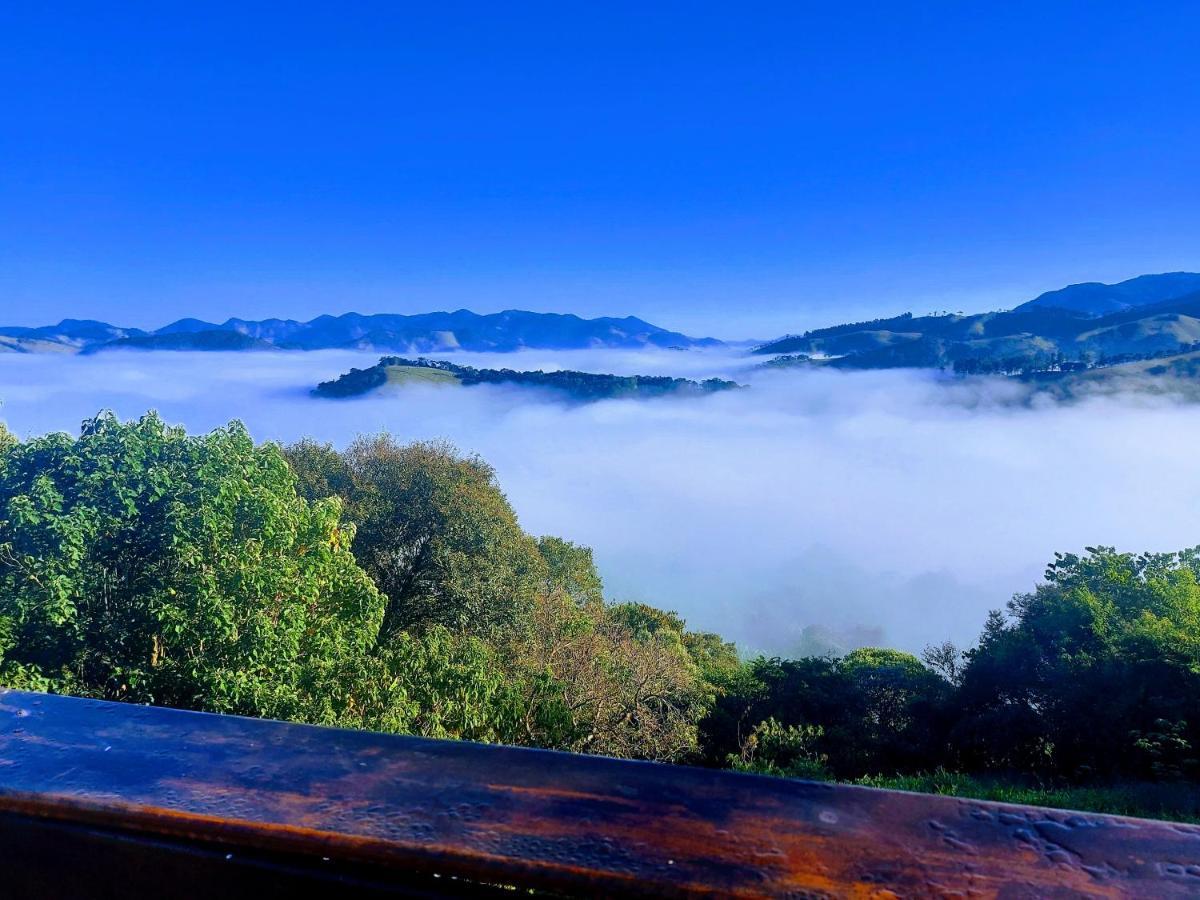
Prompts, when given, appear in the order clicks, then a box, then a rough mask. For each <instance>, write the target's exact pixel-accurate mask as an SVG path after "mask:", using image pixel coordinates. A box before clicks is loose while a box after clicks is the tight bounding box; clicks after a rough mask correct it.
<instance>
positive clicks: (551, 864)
mask: <svg viewBox="0 0 1200 900" xmlns="http://www.w3.org/2000/svg"><path fill="white" fill-rule="evenodd" d="M0 814H2V815H3V816H5V817H6V818H5V819H4V820H3V822H0V825H3V827H4V828H7V829H8V831H9V832H10V833H12V832H14V830H15V832H16V833H20V826H19V823H20V822H22V821H33V820H38V821H40V822H43V823H47V824H57V825H58V826H60V827H69V828H75V829H80V828H82V829H86V830H87V832H86V833H87V834H88V835H100V836H101V837H104V836H107V839H110V840H116V839H117V838H118V837H119V839H120V840H123V841H126V843H128V842H129V841H130V840H132V841H134V846H135V847H136V844H137V842H138V841H139V840H140V841H146V842H151V841H153V842H157V843H156V844H155V846H158V847H167V848H171V847H176V848H187V849H186V852H189V853H193V854H197V853H198V854H200V856H199V857H197V858H199V859H201V860H202V861H203V860H205V859H207V858H208V857H205V856H204V854H205V853H207V854H214V853H216V855H215V856H213V857H212V858H213V859H222V858H224V856H223V855H222V854H220V853H218V852H217V851H218V850H220V849H222V848H229V849H230V851H231V852H232V853H235V854H236V855H237V856H238V858H239V859H241V858H244V857H247V855H249V857H251V858H255V855H258V856H259V857H261V858H262V859H269V860H275V861H276V862H278V861H280V860H282V861H285V862H286V861H289V860H290V862H289V863H287V864H288V865H291V866H293V868H294V869H295V871H300V872H301V873H302V872H303V865H302V864H303V862H304V861H305V860H307V861H310V862H311V861H321V862H323V863H326V864H329V865H333V866H349V867H353V866H359V867H368V868H369V869H370V871H372V872H374V873H380V872H385V873H386V872H391V873H399V874H403V875H404V877H405V878H410V877H415V876H422V877H428V876H432V875H434V874H437V875H438V876H440V877H441V878H443V879H444V878H448V877H451V876H455V877H459V878H467V879H473V880H476V881H479V882H490V883H497V884H515V885H520V886H523V887H537V888H543V889H548V890H554V891H560V892H563V893H567V894H571V895H604V896H676V897H691V896H730V897H812V896H850V897H868V896H872V897H873V896H978V897H1068V896H1080V895H1083V896H1096V897H1116V896H1138V897H1147V896H1181V897H1182V896H1195V895H1198V894H1200V827H1196V826H1191V825H1176V824H1171V823H1161V822H1149V821H1144V820H1138V819H1128V818H1119V817H1113V816H1100V815H1091V814H1082V813H1068V812H1062V811H1053V810H1045V809H1037V808H1032V807H1018V806H1008V805H1004V804H995V803H984V802H977V801H971V800H961V799H956V798H951V797H935V796H926V795H918V794H904V793H900V792H895V791H880V790H873V789H869V788H856V787H845V786H834V785H828V784H818V783H811V782H801V781H788V780H779V779H768V778H762V777H757V776H751V775H738V774H733V773H728V772H716V771H709V770H705V769H695V768H687V767H679V766H665V765H658V764H653V763H638V762H628V761H622V760H613V759H604V758H599V757H586V756H575V755H571V754H565V753H552V752H546V751H537V750H526V749H516V748H508V747H491V746H481V745H478V744H469V743H459V742H453V741H431V740H422V739H418V738H402V737H395V736H389V735H380V734H372V733H369V732H353V731H340V730H334V729H324V728H314V727H310V726H302V725H289V724H283V723H279V722H268V721H261V720H253V719H244V718H238V717H235V716H216V715H206V714H203V713H192V712H182V711H179V710H169V709H159V708H152V707H140V706H130V705H124V704H116V703H104V702H99V701H91V700H80V699H75V698H67V697H57V696H50V695H44V694H31V693H24V692H18V691H3V690H0ZM14 823H15V824H14ZM0 833H3V828H0ZM88 839H89V840H90V839H92V838H88ZM214 848H215V849H214ZM131 852H134V851H131ZM180 852H184V851H183V850H181V851H180ZM4 859H5V863H6V866H5V867H6V869H8V870H9V871H12V868H11V867H12V866H13V865H18V866H20V865H22V863H21V860H23V859H27V860H29V862H28V866H29V867H36V866H38V865H46V863H45V862H44V861H43V862H37V861H36V859H35V854H32V853H28V854H17V853H14V851H12V850H11V849H10V850H9V851H8V853H7V854H5V855H4ZM204 864H205V865H209V863H207V862H206V863H204ZM296 867H299V868H296ZM318 868H319V867H318ZM26 874H28V873H26ZM301 877H302V874H301ZM442 884H445V882H442Z"/></svg>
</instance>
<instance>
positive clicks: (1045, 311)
mask: <svg viewBox="0 0 1200 900" xmlns="http://www.w3.org/2000/svg"><path fill="white" fill-rule="evenodd" d="M1197 342H1200V274H1194V273H1190V272H1172V273H1167V274H1163V275H1142V276H1140V277H1138V278H1133V279H1130V280H1129V281H1123V282H1120V283H1119V284H1098V283H1091V284H1076V285H1071V286H1069V287H1066V288H1063V289H1061V290H1057V291H1051V292H1049V293H1046V294H1042V295H1041V296H1040V297H1037V298H1035V299H1033V300H1030V301H1029V302H1028V303H1023V304H1021V305H1020V306H1017V307H1015V308H1014V309H1011V310H1007V311H1003V312H988V313H978V314H975V315H962V314H947V315H930V316H913V315H912V314H911V313H905V314H904V315H900V316H894V317H892V318H886V319H875V320H873V321H869V322H855V323H850V324H845V325H835V326H832V327H829V328H819V329H816V330H813V331H808V332H805V333H804V334H801V335H788V336H786V337H783V338H780V339H778V340H775V341H771V342H769V343H767V344H763V345H761V346H759V347H756V348H755V349H754V350H753V352H754V353H756V354H760V355H764V356H774V357H776V358H777V359H776V362H777V363H781V364H785V365H790V364H795V365H801V364H803V365H813V364H819V365H828V366H832V367H834V368H849V369H879V368H897V367H929V366H933V367H938V366H941V367H946V366H954V367H955V368H958V369H960V370H965V371H980V372H986V371H1010V370H1020V369H1024V370H1034V369H1038V368H1046V367H1050V366H1057V367H1061V366H1062V365H1063V364H1064V363H1079V364H1082V365H1094V364H1096V363H1099V362H1104V361H1108V362H1113V361H1127V360H1133V359H1145V358H1151V357H1154V356H1161V355H1165V354H1171V353H1178V352H1182V351H1184V350H1189V349H1193V347H1194V345H1196V344H1197Z"/></svg>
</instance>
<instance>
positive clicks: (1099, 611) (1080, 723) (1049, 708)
mask: <svg viewBox="0 0 1200 900" xmlns="http://www.w3.org/2000/svg"><path fill="white" fill-rule="evenodd" d="M1198 576H1200V557H1198V555H1197V551H1196V550H1188V551H1183V552H1181V553H1165V554H1141V555H1134V554H1129V553H1117V552H1116V551H1115V550H1113V549H1112V548H1108V547H1098V548H1089V549H1088V551H1087V553H1086V554H1084V555H1082V556H1077V555H1074V554H1067V555H1064V554H1059V555H1057V556H1056V558H1055V561H1054V562H1053V563H1051V564H1050V566H1049V567H1048V569H1047V571H1046V578H1045V581H1044V583H1043V584H1041V585H1039V586H1038V587H1037V588H1036V589H1035V590H1034V591H1033V592H1031V593H1028V594H1020V595H1018V596H1017V597H1015V598H1014V599H1013V601H1012V602H1011V603H1010V604H1009V609H1008V614H1007V616H1003V615H1000V614H998V613H996V614H993V615H992V616H991V617H989V620H988V623H987V625H986V626H985V628H984V632H983V635H982V637H981V639H980V642H979V646H978V647H977V648H976V649H974V650H972V651H969V652H968V654H967V659H968V662H967V667H966V670H965V672H964V673H963V686H962V691H961V696H960V703H961V705H962V713H961V718H960V722H959V724H958V726H957V728H956V731H955V743H956V745H957V746H958V747H959V750H960V753H961V755H962V757H963V761H964V763H965V764H966V765H969V766H971V767H973V768H979V769H997V768H1018V769H1023V770H1027V771H1033V772H1038V773H1044V774H1058V775H1065V776H1068V777H1071V778H1094V777H1101V776H1143V777H1156V776H1159V775H1161V774H1163V773H1165V772H1176V773H1188V772H1193V771H1195V770H1196V767H1197V762H1196V757H1197V753H1196V748H1197V741H1200V577H1198Z"/></svg>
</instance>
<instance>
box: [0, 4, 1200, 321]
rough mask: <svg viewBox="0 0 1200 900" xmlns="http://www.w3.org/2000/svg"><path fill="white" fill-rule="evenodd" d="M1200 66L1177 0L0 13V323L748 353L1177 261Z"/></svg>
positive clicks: (196, 7)
mask: <svg viewBox="0 0 1200 900" xmlns="http://www.w3.org/2000/svg"><path fill="white" fill-rule="evenodd" d="M17 7H25V8H24V9H21V10H19V9H17ZM1198 47H1200V8H1197V7H1196V5H1195V4H1194V3H1127V2H1122V3H1109V2H1089V3H1070V4H1060V3H1020V2H998V3H990V4H986V3H965V2H959V3H932V2H920V3H917V2H913V3H906V4H887V3H878V4H858V5H851V4H820V5H817V4H805V3H779V4H737V3H720V4H716V3H712V4H704V3H699V4H696V3H689V4H678V5H676V4H669V3H639V4H628V5H626V4H616V3H593V4H571V3H547V4H544V5H543V4H499V3H480V4H397V3H389V4H382V3H381V4H377V5H376V4H363V3H352V2H349V3H347V2H343V3H327V4H320V5H310V4H305V3H303V2H298V3H293V4H278V3H275V4H262V5H258V4H250V3H241V4H236V5H232V4H231V5H224V4H221V3H207V4H198V3H188V4H183V3H161V4H151V3H144V4H138V3H129V4H125V3H106V4H99V3H97V4H94V5H73V4H69V3H67V4H35V3H30V4H15V3H13V4H5V6H4V11H3V12H0V51H2V52H0V111H2V114H0V319H2V320H3V321H4V323H6V324H33V323H39V324H40V323H45V322H49V321H57V320H58V319H59V318H61V317H64V316H74V317H94V318H103V319H108V320H110V321H118V322H121V323H127V324H134V325H143V326H146V325H150V326H153V325H159V324H164V323H166V322H167V321H170V320H172V319H174V318H178V317H181V316H185V315H195V316H201V317H206V318H215V319H223V318H225V317H227V316H230V315H240V316H246V317H263V316H268V315H278V316H289V317H297V318H308V317H311V316H313V315H317V314H319V313H323V312H333V313H338V312H345V311H348V310H357V311H360V312H381V311H394V312H417V311H427V310H431V309H439V308H457V307H464V306H465V307H469V308H472V309H476V310H479V311H491V310H496V309H503V308H507V307H521V308H527V309H541V310H564V311H575V312H579V313H581V314H586V315H599V314H615V315H624V314H630V313H632V314H637V315H641V316H643V317H645V318H648V319H651V320H653V321H657V322H660V323H661V324H664V325H667V326H672V327H679V328H683V329H685V330H688V331H691V332H693V333H709V334H716V335H718V336H722V337H738V336H762V337H767V336H771V335H772V334H774V333H777V332H782V331H786V330H792V329H796V328H800V327H805V326H810V325H813V324H820V323H822V322H829V321H838V320H842V319H845V318H849V317H857V316H862V315H871V314H877V313H888V312H897V311H901V310H904V309H909V308H912V309H915V310H918V311H926V310H929V309H934V308H950V309H958V308H963V309H978V308H990V307H996V306H1008V305H1012V304H1014V303H1016V302H1019V301H1021V300H1024V299H1027V298H1029V297H1031V296H1033V295H1034V294H1036V293H1039V292H1040V291H1042V290H1045V289H1050V288H1054V287H1059V286H1061V285H1063V284H1065V283H1068V282H1073V281H1083V280H1104V281H1110V280H1119V279H1121V278H1125V277H1129V276H1132V275H1135V274H1140V273H1143V272H1155V271H1167V270H1177V269H1192V270H1196V269H1200V165H1198V163H1200V159H1198V156H1200V102H1198V101H1200V62H1198V55H1200V51H1198V49H1197V48H1198Z"/></svg>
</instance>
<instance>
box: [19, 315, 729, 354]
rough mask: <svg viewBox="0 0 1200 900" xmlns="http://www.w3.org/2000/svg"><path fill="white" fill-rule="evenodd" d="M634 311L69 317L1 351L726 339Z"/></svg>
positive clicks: (584, 344) (695, 343)
mask: <svg viewBox="0 0 1200 900" xmlns="http://www.w3.org/2000/svg"><path fill="white" fill-rule="evenodd" d="M720 344H721V342H720V341H718V340H716V339H715V338H693V337H688V336H687V335H686V334H681V333H679V332H677V331H668V330H667V329H665V328H660V327H659V326H657V325H652V324H650V323H649V322H644V321H642V320H641V319H638V318H635V317H633V316H626V317H625V318H620V319H617V318H597V319H583V318H580V317H579V316H575V315H564V314H559V313H536V312H524V311H522V310H515V309H513V310H506V311H505V312H500V313H492V314H489V315H481V314H479V313H473V312H471V311H469V310H465V309H460V310H457V311H456V312H433V313H422V314H419V315H389V314H380V315H369V316H365V315H359V314H358V313H346V314H345V315H342V316H319V317H317V318H315V319H313V320H311V321H308V322H298V321H296V320H293V319H264V320H261V321H250V320H246V319H228V320H226V321H225V322H222V323H220V324H218V323H215V322H203V321H200V320H199V319H181V320H179V321H178V322H173V323H172V324H170V325H167V326H164V327H163V328H159V329H156V330H153V331H144V330H142V329H139V328H124V327H121V326H118V325H110V324H108V323H107V322H96V321H90V320H80V319H64V320H63V321H61V322H59V323H58V324H57V325H46V326H42V327H37V328H27V327H19V326H6V327H0V353H3V352H6V351H7V352H16V353H36V352H49V351H56V352H70V353H75V352H87V353H95V352H99V351H102V350H116V349H140V350H263V349H273V348H277V349H281V350H328V349H352V350H379V351H381V352H393V353H397V352H398V353H433V352H438V351H446V350H478V351H484V350H488V351H510V350H520V349H524V348H530V349H539V350H583V349H589V348H603V347H607V348H639V347H657V348H664V349H689V348H694V347H714V346H719V345H720Z"/></svg>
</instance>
